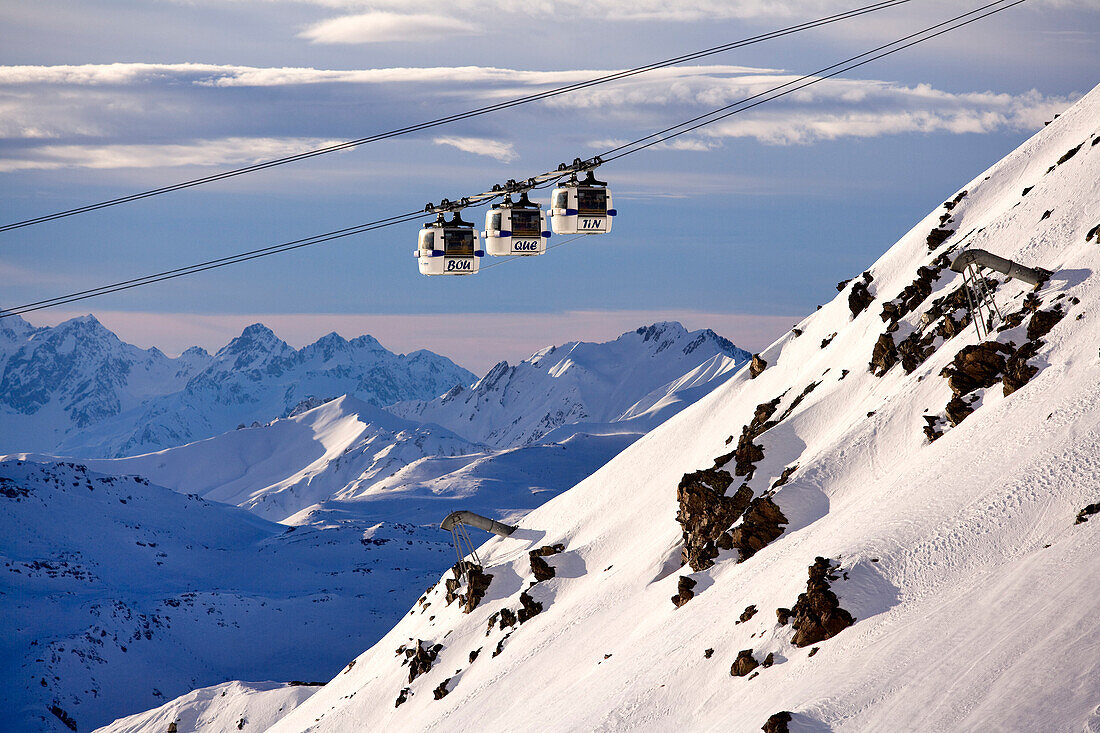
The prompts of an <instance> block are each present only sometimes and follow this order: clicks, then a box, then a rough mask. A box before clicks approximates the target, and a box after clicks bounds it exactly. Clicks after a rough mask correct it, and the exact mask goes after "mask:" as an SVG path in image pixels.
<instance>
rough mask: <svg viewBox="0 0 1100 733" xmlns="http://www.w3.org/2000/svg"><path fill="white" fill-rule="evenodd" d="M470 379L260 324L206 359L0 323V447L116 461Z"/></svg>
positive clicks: (425, 357)
mask: <svg viewBox="0 0 1100 733" xmlns="http://www.w3.org/2000/svg"><path fill="white" fill-rule="evenodd" d="M474 379H475V377H474V375H473V374H471V373H470V372H468V371H466V370H465V369H462V368H461V367H459V366H457V365H455V364H454V363H453V362H451V361H450V360H449V359H446V358H444V357H442V356H438V355H436V354H433V353H431V352H429V351H416V352H414V353H412V354H408V355H398V354H394V353H392V352H390V351H387V350H386V349H385V348H384V347H383V346H382V345H381V344H379V343H378V341H377V340H375V339H374V338H372V337H370V336H359V337H358V338H354V339H352V340H351V341H348V340H345V339H343V338H342V337H340V336H339V335H338V334H335V333H330V334H329V335H327V336H324V337H322V338H321V339H319V340H318V341H316V342H315V343H313V344H310V345H309V346H306V347H304V348H302V349H298V350H295V349H293V348H291V347H290V346H288V345H287V344H286V343H285V342H283V341H282V340H281V339H279V338H278V337H277V336H276V335H275V334H274V333H273V332H272V331H271V330H270V329H268V328H267V327H266V326H263V325H262V324H253V325H251V326H249V327H248V328H246V329H244V331H243V332H242V333H241V335H240V336H238V337H237V338H235V339H233V340H232V341H230V342H229V344H227V345H226V346H225V347H223V348H222V349H220V350H219V351H218V352H217V353H216V354H214V355H213V356H211V355H209V354H207V353H206V352H205V351H203V350H202V349H199V348H197V347H192V348H191V349H188V350H187V351H185V352H184V353H183V354H181V355H180V356H179V357H177V358H175V359H172V358H169V357H166V356H165V355H164V354H162V353H161V352H160V351H158V350H156V349H149V350H142V349H138V348H137V347H134V346H131V345H129V344H125V343H123V342H121V341H119V339H118V338H117V337H116V336H115V335H114V334H113V333H111V332H110V331H109V330H107V329H106V328H104V327H103V326H102V325H101V324H100V323H99V322H98V321H97V320H96V319H95V318H94V317H92V316H84V317H82V318H75V319H72V320H70V321H66V322H64V323H62V324H60V325H58V326H56V327H54V328H37V329H36V328H34V327H32V326H30V325H29V324H27V323H26V321H23V320H22V319H19V318H17V317H16V318H6V319H4V320H3V323H2V325H0V449H2V450H4V451H6V452H12V451H42V452H58V453H63V454H66V455H78V456H95V457H115V456H122V455H135V454H138V453H144V452H148V451H153V450H159V449H162V448H168V447H171V446H176V445H181V444H183V443H189V442H192V441H195V440H200V439H202V438H207V437H210V436H212V435H217V434H218V433H221V432H225V431H227V430H232V429H233V428H235V427H236V426H237V425H239V424H245V425H251V424H252V423H254V422H260V423H266V422H268V421H270V420H272V419H274V418H276V417H279V416H281V415H287V414H289V413H290V412H291V411H293V410H294V408H295V407H296V406H297V405H298V404H299V403H300V402H301V401H303V400H308V399H311V398H312V399H315V400H324V399H331V398H333V397H338V396H340V395H343V394H350V395H353V396H355V397H357V398H358V399H361V400H363V401H364V402H369V403H371V404H374V405H386V404H390V403H393V402H397V401H399V400H408V399H413V398H416V399H426V398H431V397H434V396H436V395H439V394H441V393H443V392H445V391H446V390H448V389H450V388H451V387H453V386H454V385H456V384H470V383H472V382H473V381H474Z"/></svg>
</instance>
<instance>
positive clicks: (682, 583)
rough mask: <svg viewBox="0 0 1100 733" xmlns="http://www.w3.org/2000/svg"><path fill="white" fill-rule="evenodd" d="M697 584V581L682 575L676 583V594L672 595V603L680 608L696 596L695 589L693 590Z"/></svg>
mask: <svg viewBox="0 0 1100 733" xmlns="http://www.w3.org/2000/svg"><path fill="white" fill-rule="evenodd" d="M696 585H697V583H696V581H694V580H692V579H691V578H689V577H688V576H686V575H681V576H680V580H679V582H678V583H677V584H676V595H674V596H673V597H672V605H674V606H676V608H679V607H680V606H682V605H684V604H685V603H687V602H688V601H690V600H691V599H692V598H694V597H695V591H693V590H692V588H694V587H695V586H696Z"/></svg>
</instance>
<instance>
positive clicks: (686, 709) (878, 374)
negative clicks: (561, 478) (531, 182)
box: [272, 88, 1100, 733]
mask: <svg viewBox="0 0 1100 733" xmlns="http://www.w3.org/2000/svg"><path fill="white" fill-rule="evenodd" d="M1097 120H1100V88H1098V89H1097V90H1094V91H1093V92H1091V93H1090V94H1089V95H1087V96H1086V97H1084V98H1083V99H1082V100H1081V101H1079V102H1078V103H1077V104H1075V105H1074V106H1073V107H1072V108H1070V109H1069V110H1068V111H1067V112H1065V113H1064V114H1063V115H1062V116H1061V117H1060V118H1059V119H1057V120H1056V121H1055V122H1054V123H1053V124H1051V125H1050V126H1049V127H1047V128H1046V129H1044V130H1042V131H1040V132H1039V133H1038V134H1037V135H1036V136H1035V137H1034V138H1032V139H1031V140H1029V141H1028V142H1027V143H1025V144H1024V145H1023V146H1021V147H1020V148H1019V149H1018V150H1017V151H1015V152H1014V153H1012V154H1010V155H1009V156H1007V157H1006V158H1005V159H1004V160H1003V161H1001V162H1000V163H998V164H996V165H995V166H993V167H992V168H991V169H990V170H989V171H987V172H986V173H985V174H983V175H981V176H979V177H977V178H976V179H975V180H974V181H972V182H970V184H968V185H967V186H966V188H965V193H964V192H963V191H960V192H958V194H957V195H955V196H954V197H952V198H951V199H950V201H949V202H948V205H947V206H945V207H943V208H940V209H938V210H937V211H935V212H933V213H931V214H930V215H929V216H928V217H927V218H926V219H925V220H923V221H922V222H920V223H919V224H918V225H917V227H915V228H914V229H913V230H912V231H911V232H910V233H909V234H907V235H906V236H905V237H903V238H902V239H901V240H900V241H899V242H898V243H897V244H896V245H895V246H894V247H892V248H891V249H890V250H889V251H888V252H887V253H886V254H885V255H884V256H883V257H882V258H880V259H879V261H878V262H876V263H875V264H874V265H873V266H872V267H871V268H869V270H868V274H867V277H865V278H857V281H856V282H852V283H849V284H847V285H846V286H844V287H843V291H842V292H841V294H840V295H839V296H838V297H837V299H836V300H834V301H833V302H831V303H829V304H827V305H826V306H824V307H823V308H822V309H821V310H819V311H818V312H816V313H814V314H812V315H810V316H809V317H807V318H806V319H805V320H803V321H802V322H801V323H800V324H798V326H797V329H796V330H794V331H792V332H791V333H790V334H788V335H787V336H785V337H784V338H782V339H780V340H779V341H777V342H776V343H775V344H773V345H772V346H771V347H770V348H769V349H767V350H766V351H765V352H764V353H763V354H762V357H763V359H764V360H765V361H766V362H768V364H769V368H768V369H766V370H765V371H764V372H763V373H762V374H761V375H760V376H759V377H757V378H756V379H751V378H750V375H749V373H748V370H747V369H746V370H741V371H739V372H738V373H737V374H736V375H735V376H734V377H733V378H731V379H729V380H728V381H727V382H726V383H725V384H724V385H722V386H721V387H719V388H718V389H717V390H715V391H714V392H712V393H711V394H710V395H709V396H707V397H706V398H704V399H702V400H700V401H699V402H697V403H695V404H694V405H692V406H691V407H689V408H687V409H685V410H684V411H682V412H680V413H679V414H678V415H676V416H675V417H673V418H672V419H670V420H669V421H668V422H666V423H665V424H664V425H662V426H661V427H660V428H658V429H657V430H655V431H653V432H652V433H650V434H648V435H646V436H645V437H644V438H642V439H641V440H639V441H637V442H636V443H634V444H633V445H632V446H631V447H630V448H628V449H626V450H625V451H623V453H621V454H620V455H619V456H617V457H616V458H615V459H614V460H612V461H611V462H610V463H609V464H608V465H606V466H605V467H604V468H603V469H601V470H600V471H598V472H596V473H595V474H594V475H592V476H591V477H589V478H588V479H586V480H585V481H583V482H581V483H580V484H579V485H578V486H577V487H575V488H574V489H573V490H571V491H568V492H566V493H564V494H562V495H561V496H559V497H557V498H556V499H554V500H552V501H550V502H548V503H547V504H545V505H543V506H542V507H540V508H539V509H537V510H535V511H533V512H531V513H530V514H528V515H527V516H526V517H525V518H524V519H523V520H522V521H521V522H520V527H519V529H518V530H517V531H516V532H515V533H514V534H513V535H512V536H511V537H509V538H505V539H501V538H494V539H492V540H490V541H489V542H488V543H486V544H485V545H484V546H482V547H481V548H480V550H479V554H480V557H481V560H482V562H483V565H484V572H485V573H486V574H488V575H490V576H491V579H490V580H489V582H488V586H487V588H486V589H485V593H484V596H483V597H481V598H480V600H479V601H477V602H476V603H474V604H471V602H469V601H468V600H459V601H457V602H455V601H452V602H450V603H448V600H447V598H446V597H445V596H446V593H447V592H448V588H447V587H445V586H444V584H443V583H439V584H437V585H436V586H435V587H434V588H433V589H432V590H431V591H429V592H428V593H427V594H426V595H425V596H424V597H423V598H422V601H421V603H420V604H418V605H417V606H415V607H413V609H412V610H411V612H410V613H409V615H407V616H406V617H404V619H403V620H402V621H401V622H400V623H399V624H398V625H397V626H396V627H395V628H394V629H393V630H392V631H391V632H390V633H389V634H388V635H387V636H386V637H385V638H383V639H382V640H381V641H380V642H379V643H378V644H376V645H375V646H374V647H373V648H371V649H370V650H368V651H366V652H364V653H363V654H362V655H360V656H359V657H358V658H357V659H356V660H355V662H354V665H353V666H351V668H349V669H347V670H345V672H343V673H341V674H340V675H337V676H336V677H335V678H333V679H332V681H330V682H329V683H328V684H327V685H326V686H325V687H324V688H322V689H321V690H320V691H318V692H317V693H315V694H314V695H313V696H312V697H310V698H309V700H307V701H306V702H305V703H303V704H302V705H301V706H300V707H299V708H298V709H297V710H295V711H293V712H291V713H290V714H289V715H288V716H286V717H285V718H283V719H281V720H280V721H279V722H277V723H276V724H275V725H274V726H273V727H272V731H274V732H277V733H290V732H304V731H307V730H308V731H311V732H313V733H318V732H320V731H339V732H348V733H350V732H352V731H362V730H386V729H390V730H409V731H414V730H415V731H420V730H474V729H493V730H517V731H521V730H522V731H526V730H546V729H547V728H552V729H555V730H599V731H613V730H622V731H626V730H672V729H679V728H683V727H685V726H686V727H690V728H691V729H693V730H731V729H732V730H735V731H755V730H759V729H760V727H761V726H762V725H763V724H764V722H765V721H766V720H768V719H769V717H770V716H772V715H773V714H776V713H779V712H780V711H790V712H791V713H792V716H791V718H792V720H791V726H792V729H794V730H815V731H822V730H832V731H838V732H840V731H868V730H876V731H877V730H913V731H963V730H967V731H969V730H975V731H976V730H982V731H986V730H1057V731H1093V730H1097V729H1098V728H1100V709H1098V708H1097V702H1098V701H1097V697H1096V690H1097V689H1100V657H1098V656H1097V654H1096V650H1095V644H1094V643H1093V642H1092V638H1093V636H1094V632H1095V619H1096V618H1097V617H1098V615H1100V594H1097V593H1096V587H1097V584H1098V582H1100V564H1098V563H1097V562H1096V551H1097V547H1098V542H1100V536H1098V535H1097V531H1098V528H1100V522H1097V521H1087V522H1083V523H1080V524H1074V517H1075V516H1076V515H1077V514H1078V512H1079V511H1080V510H1081V509H1082V507H1084V506H1085V505H1087V504H1090V503H1092V502H1096V501H1097V500H1098V499H1100V493H1098V492H1100V459H1098V456H1100V359H1098V354H1097V341H1096V327H1095V324H1094V323H1093V321H1094V320H1095V319H1096V318H1098V317H1100V280H1098V279H1097V272H1098V270H1100V242H1098V241H1097V234H1096V232H1097V225H1100V221H1098V220H1097V216H1098V214H1097V212H1098V211H1100V145H1098V144H1097V143H1100V127H1098V124H1097ZM944 227H946V229H943V228H944ZM935 229H942V230H943V231H944V232H946V233H945V234H936V233H935V232H934V231H933V230H935ZM964 247H979V248H983V249H988V250H990V251H992V252H995V253H996V254H999V255H1002V256H1005V257H1009V258H1012V259H1014V260H1019V261H1022V262H1024V263H1025V264H1029V265H1038V266H1042V267H1045V268H1048V269H1050V270H1052V271H1054V274H1053V276H1052V277H1051V279H1050V280H1049V281H1048V282H1047V283H1045V284H1044V285H1043V286H1042V287H1040V288H1038V289H1037V290H1036V291H1035V292H1034V293H1032V292H1031V288H1030V287H1025V286H1023V285H1021V284H1020V283H1017V282H1003V279H1002V278H997V279H996V284H997V288H996V297H997V300H998V304H999V306H1000V308H1001V309H1002V311H1003V312H1004V313H1006V315H1008V319H1007V322H1006V323H1005V324H1004V325H1005V328H1004V329H1003V330H1001V331H995V332H994V334H993V336H994V338H995V340H996V343H997V344H999V345H987V346H983V347H978V348H973V347H975V345H976V337H975V334H974V329H973V327H966V326H965V317H963V320H962V321H961V322H960V320H959V319H960V314H964V312H965V311H960V310H959V309H958V308H955V307H954V306H953V303H955V302H957V301H955V300H953V298H957V296H955V295H954V293H956V290H957V288H958V287H959V285H960V284H961V282H962V278H961V276H957V275H955V274H954V273H952V272H951V271H950V270H947V269H945V268H943V267H941V266H940V264H942V262H943V259H942V256H943V255H951V254H955V253H957V252H958V251H961V249H962V248H964ZM938 263H940V264H938ZM920 268H925V271H922V270H921V269H920ZM922 281H925V282H926V284H927V286H928V287H927V288H924V287H923V286H921V285H920V282H922ZM925 290H927V292H925ZM868 299H869V301H868ZM890 304H893V306H891V307H887V306H890ZM899 304H900V305H899ZM880 311H881V312H882V315H881V316H880ZM891 313H892V315H891ZM922 319H923V321H924V323H925V324H926V325H925V326H924V330H920V326H921V324H922ZM914 334H915V335H914ZM902 344H905V346H902ZM968 347H969V348H968ZM891 348H893V349H894V351H893V352H892V351H891ZM891 354H892V356H891ZM998 355H999V357H1000V360H999V361H998ZM869 363H870V368H869ZM872 369H874V373H872V371H871V370H872ZM1032 369H1034V371H1031V370H1032ZM944 375H946V377H950V378H945V376H944ZM1021 380H1022V383H1021ZM975 384H976V385H977V386H975ZM1006 392H1007V393H1008V394H1006ZM768 406H770V408H769V407H768ZM769 409H771V410H772V411H771V412H769V411H768V410H769ZM967 410H969V412H967ZM754 415H756V416H763V417H762V418H761V419H757V420H756V422H754ZM925 418H930V419H928V420H926V419H925ZM743 426H744V430H742V427H743ZM925 428H928V430H927V431H926V430H925ZM739 435H740V436H746V437H745V438H744V439H740V438H739ZM735 448H737V451H736V455H727V454H728V453H729V452H730V451H731V450H734V449H735ZM716 464H717V466H718V467H719V468H720V469H721V470H724V471H728V473H729V479H730V480H731V485H730V486H729V488H728V491H727V490H726V489H725V487H722V488H720V489H719V490H718V491H717V492H716V493H710V494H709V495H710V496H711V497H712V499H711V501H713V502H714V503H715V504H716V505H717V504H719V503H720V502H719V501H718V500H719V498H721V497H723V496H724V497H726V499H728V500H729V501H733V502H736V501H737V499H735V498H734V493H735V490H737V492H738V493H742V492H741V491H740V490H739V489H738V485H739V484H740V485H743V486H744V487H746V488H745V491H747V492H749V496H752V497H755V499H754V502H753V503H752V504H751V505H749V506H750V509H749V510H748V513H747V514H746V516H745V517H744V518H742V519H730V521H731V522H734V526H733V527H732V528H731V529H727V530H725V531H723V527H725V526H726V525H725V524H718V525H717V530H718V531H719V532H721V534H722V535H729V537H728V538H724V537H722V536H719V537H718V541H717V548H715V549H714V553H715V554H714V555H713V556H711V559H706V557H707V553H703V555H701V556H697V557H696V558H695V559H696V560H700V558H702V559H703V560H705V561H704V562H699V563H698V564H699V566H700V567H699V569H694V570H693V569H692V568H689V567H681V566H680V558H681V553H682V550H683V549H684V542H685V530H686V529H689V528H691V531H692V532H699V531H702V529H701V528H700V527H701V525H698V524H695V522H696V519H697V518H693V517H690V516H688V517H683V513H684V511H685V505H684V504H683V503H682V502H683V501H685V500H686V497H688V496H689V492H681V493H680V494H679V495H678V491H677V487H678V486H680V487H681V488H683V487H684V486H687V485H690V484H691V480H689V479H690V476H689V475H695V477H696V478H695V479H694V480H698V475H697V474H695V472H697V471H700V470H702V469H710V468H711V467H713V466H715V465H716ZM734 474H736V475H734ZM710 476H711V478H708V479H707V480H708V481H711V482H712V483H713V482H715V481H717V479H716V478H715V476H719V477H720V476H721V474H710ZM708 491H709V490H707V489H706V487H704V488H703V489H702V490H701V495H708ZM742 510H744V509H743V507H742ZM678 512H681V515H682V518H683V519H684V521H685V525H683V526H682V525H681V524H680V523H678V522H677V513H678ZM776 512H778V516H779V519H776ZM705 513H706V512H704V514H705ZM748 514H752V518H751V520H750V518H749V517H748ZM731 516H732V515H731ZM769 517H770V518H771V519H770V520H769ZM773 529H774V530H776V534H772V533H771V531H770V530H773ZM694 539H695V540H698V537H694ZM555 544H560V545H561V547H560V548H556V547H552V545H555ZM539 547H547V550H546V552H545V553H544V554H540V557H542V561H541V562H542V563H543V564H545V565H549V566H550V567H551V568H553V570H554V571H555V573H554V576H553V577H549V578H547V573H546V571H545V570H544V569H543V570H539V569H538V566H537V563H536V562H535V559H534V558H532V557H531V556H530V552H531V551H532V550H535V549H536V548H539ZM703 548H704V549H707V548H708V545H706V544H704V545H703ZM722 548H725V549H722ZM559 550H560V551H559ZM819 557H820V558H826V560H821V561H816V560H815V558H819ZM815 567H816V568H818V574H817V575H816V576H815V575H813V574H812V573H813V572H814V571H813V570H812V568H815ZM808 569H811V570H810V573H809V575H808ZM815 577H816V578H817V580H816V581H814V580H813V578H815ZM808 580H809V583H808ZM815 582H816V583H818V585H817V586H814V585H813V584H814V583H815ZM822 584H824V587H825V590H824V591H823V590H822V589H821V585H822ZM830 588H831V589H830ZM458 590H459V592H460V593H463V594H466V593H469V592H470V591H469V590H468V589H466V588H460V589H458ZM811 591H812V593H811ZM825 591H828V592H829V593H835V598H834V601H835V602H836V603H837V604H839V608H841V609H843V610H844V611H845V612H847V613H848V614H850V617H851V618H850V619H849V620H854V623H852V624H851V625H850V626H847V627H845V624H843V623H842V624H840V628H836V624H834V623H833V622H835V621H837V619H840V620H841V621H842V622H843V615H844V614H841V613H840V612H838V611H835V610H830V605H829V603H828V602H827V601H828V594H827V593H826V592H825ZM800 594H807V596H805V597H804V598H805V599H806V600H799V599H800ZM673 596H675V597H676V598H677V599H678V600H679V602H680V605H674V603H673V602H671V601H670V598H671V597H673ZM811 597H812V600H811ZM815 604H816V605H815ZM462 606H465V607H466V609H467V610H470V612H469V613H464V612H463V608H462ZM742 609H744V611H743V612H742ZM791 610H794V611H795V614H794V619H795V620H794V621H793V622H792V621H790V620H788V618H789V612H790V611H791ZM784 612H788V615H786V616H785V615H784ZM739 614H740V619H739V618H738V615H739ZM814 614H833V615H832V616H831V621H828V622H827V621H826V616H825V615H821V616H819V617H818V618H817V620H816V621H815V616H814ZM818 622H820V623H821V624H826V623H828V625H829V626H830V628H831V629H832V630H831V631H829V632H828V633H826V634H824V636H822V635H821V634H816V635H811V636H812V640H811V641H808V643H806V645H805V646H802V645H801V643H802V642H801V641H799V639H800V638H801V639H802V640H805V638H804V635H805V634H806V633H807V632H808V630H811V629H813V628H814V627H813V624H814V623H818ZM792 623H796V624H801V625H800V626H799V627H798V630H797V634H796V633H795V629H794V628H792V625H791V624H792ZM796 641H799V643H797V644H796V643H795V642H796ZM395 652H396V653H395ZM754 666H756V668H755V669H753V667H754Z"/></svg>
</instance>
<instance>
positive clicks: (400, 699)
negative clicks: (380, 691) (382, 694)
mask: <svg viewBox="0 0 1100 733" xmlns="http://www.w3.org/2000/svg"><path fill="white" fill-rule="evenodd" d="M410 694H412V689H410V688H408V687H404V688H402V689H401V692H400V693H398V695H397V700H396V701H394V703H393V706H394V707H395V708H399V707H401V706H402V705H404V704H405V703H406V702H407V701H408V699H409V695H410Z"/></svg>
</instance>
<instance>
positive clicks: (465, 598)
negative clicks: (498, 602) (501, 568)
mask: <svg viewBox="0 0 1100 733" xmlns="http://www.w3.org/2000/svg"><path fill="white" fill-rule="evenodd" d="M492 581H493V576H492V575H489V574H488V573H486V572H484V571H483V570H482V567H481V566H480V565H475V564H473V563H467V565H466V592H465V593H464V594H462V595H460V596H459V597H458V599H459V601H461V602H462V612H463V613H470V612H471V611H473V610H474V609H475V608H477V604H479V603H481V599H482V598H484V597H485V591H487V590H489V583H491V582H492Z"/></svg>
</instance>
